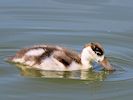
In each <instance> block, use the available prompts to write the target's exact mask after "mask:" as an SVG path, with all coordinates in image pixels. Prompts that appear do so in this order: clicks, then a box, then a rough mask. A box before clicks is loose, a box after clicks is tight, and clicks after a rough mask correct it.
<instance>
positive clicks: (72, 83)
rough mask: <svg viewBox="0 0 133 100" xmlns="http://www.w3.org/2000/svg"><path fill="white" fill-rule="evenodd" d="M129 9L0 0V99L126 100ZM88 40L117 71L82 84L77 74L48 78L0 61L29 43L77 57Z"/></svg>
mask: <svg viewBox="0 0 133 100" xmlns="http://www.w3.org/2000/svg"><path fill="white" fill-rule="evenodd" d="M132 4H133V1H131V0H126V1H125V0H88V1H87V0H82V1H81V0H25V1H24V0H3V1H2V0H1V1H0V99H1V100H9V99H10V100H18V99H19V100H23V99H27V100H28V99H30V100H37V99H40V100H61V99H62V100H68V99H69V100H71V99H75V100H81V99H84V100H107V99H108V100H112V99H113V100H126V99H127V100H131V99H132V98H133V95H132V94H133V87H132V83H133V62H132V61H133V58H132V57H133V50H132V49H133V45H132V43H133V39H132V37H133V29H132V28H133V27H132V26H133V10H132V9H133V6H132ZM90 41H98V42H100V43H102V44H103V46H104V48H105V51H106V56H107V57H108V58H109V60H110V62H111V63H112V65H114V66H115V68H116V69H117V71H115V72H113V73H108V72H105V73H100V74H99V73H93V72H88V73H87V75H86V73H85V76H87V78H86V79H81V78H80V74H81V72H73V73H57V74H56V73H54V75H53V76H54V77H53V78H51V77H49V76H47V75H48V74H47V75H42V73H43V72H42V73H41V74H40V71H39V72H38V71H34V70H27V69H23V70H20V69H19V68H17V67H16V66H15V65H12V64H9V63H7V62H5V61H4V59H5V58H7V57H8V56H10V55H13V54H15V52H16V51H18V50H19V49H20V48H23V47H26V46H31V45H34V44H43V43H45V44H47V43H48V44H59V45H61V46H64V47H67V48H72V49H76V50H77V51H79V52H80V51H81V50H82V47H83V45H84V44H85V43H87V42H90ZM45 73H46V72H45ZM48 73H49V72H48ZM50 76H51V75H50ZM46 77H47V78H46Z"/></svg>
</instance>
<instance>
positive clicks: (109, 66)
mask: <svg viewBox="0 0 133 100" xmlns="http://www.w3.org/2000/svg"><path fill="white" fill-rule="evenodd" d="M100 64H101V65H102V66H103V67H104V69H105V70H108V71H114V69H113V67H112V66H111V64H110V63H109V61H108V59H107V58H106V57H104V59H103V61H101V62H100Z"/></svg>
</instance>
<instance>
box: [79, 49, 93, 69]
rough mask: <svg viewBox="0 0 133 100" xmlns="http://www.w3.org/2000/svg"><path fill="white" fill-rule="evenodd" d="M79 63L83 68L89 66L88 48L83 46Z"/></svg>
mask: <svg viewBox="0 0 133 100" xmlns="http://www.w3.org/2000/svg"><path fill="white" fill-rule="evenodd" d="M81 63H82V68H83V69H89V68H91V67H92V66H91V55H90V53H89V52H88V48H84V49H83V50H82V53H81Z"/></svg>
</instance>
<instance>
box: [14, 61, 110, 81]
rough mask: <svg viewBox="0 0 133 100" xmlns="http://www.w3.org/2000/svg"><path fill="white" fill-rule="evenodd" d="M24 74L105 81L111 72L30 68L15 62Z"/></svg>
mask: <svg viewBox="0 0 133 100" xmlns="http://www.w3.org/2000/svg"><path fill="white" fill-rule="evenodd" d="M15 65H16V66H17V67H18V68H19V70H20V72H21V75H22V76H26V77H42V78H63V79H79V80H90V81H97V80H98V81H103V80H105V79H106V77H107V76H108V75H109V74H110V72H109V71H94V70H92V69H91V70H87V71H86V70H79V71H46V70H38V69H33V68H28V67H26V66H24V65H21V64H15Z"/></svg>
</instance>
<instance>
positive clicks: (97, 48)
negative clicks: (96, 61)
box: [91, 43, 104, 56]
mask: <svg viewBox="0 0 133 100" xmlns="http://www.w3.org/2000/svg"><path fill="white" fill-rule="evenodd" d="M91 48H92V50H93V51H94V52H95V53H96V54H97V55H98V56H102V55H103V54H104V50H103V48H102V46H101V45H100V44H99V43H91Z"/></svg>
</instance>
